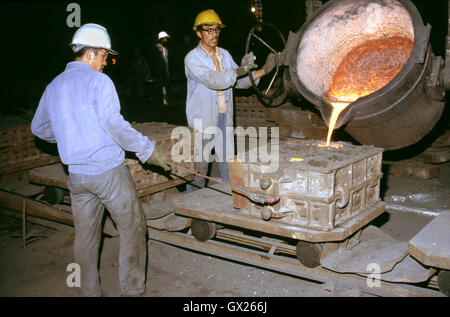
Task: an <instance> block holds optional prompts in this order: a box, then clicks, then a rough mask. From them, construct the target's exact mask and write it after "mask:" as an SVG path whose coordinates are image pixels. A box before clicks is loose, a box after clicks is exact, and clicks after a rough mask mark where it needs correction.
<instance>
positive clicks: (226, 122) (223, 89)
mask: <svg viewBox="0 0 450 317" xmlns="http://www.w3.org/2000/svg"><path fill="white" fill-rule="evenodd" d="M224 27H225V25H224V24H223V23H222V21H221V19H220V17H219V15H218V14H217V13H216V12H215V11H214V10H211V9H209V10H205V11H202V12H200V13H199V14H198V15H197V17H196V18H195V22H194V26H193V30H194V31H195V34H196V36H197V37H198V38H199V39H200V41H199V44H198V45H197V46H196V47H195V48H194V49H192V50H191V51H190V52H189V53H188V54H187V55H186V56H185V59H184V65H185V73H186V77H187V99H186V116H187V121H188V125H189V127H191V128H193V129H194V133H202V134H203V135H202V140H203V147H202V149H204V148H205V146H207V144H210V142H214V147H213V148H212V150H211V155H210V158H208V159H206V160H205V159H204V158H203V157H202V158H201V159H199V158H194V161H195V167H196V170H197V171H198V172H199V173H201V174H203V175H206V173H207V171H208V168H209V163H210V162H211V161H212V160H213V158H214V157H215V158H216V160H217V161H218V165H219V171H220V176H221V178H222V180H223V181H227V180H228V168H227V162H226V158H227V157H230V156H233V155H234V140H233V136H227V135H226V127H233V88H240V89H243V88H249V87H250V86H251V82H250V78H249V76H248V72H249V71H250V69H252V68H255V67H257V66H256V65H255V64H254V60H255V57H254V55H253V53H251V52H250V53H248V54H246V55H245V56H244V57H243V58H242V62H241V65H240V66H238V65H237V64H236V63H235V62H234V60H233V58H232V56H231V55H230V53H229V52H228V51H227V50H226V49H223V48H221V47H219V46H218V45H219V36H220V33H221V31H222V29H223V28H224ZM274 67H275V59H274V54H273V53H271V54H269V55H268V56H267V58H266V62H265V65H264V66H263V67H262V68H261V69H259V70H256V71H254V72H253V73H252V75H253V78H254V79H255V80H256V83H257V84H258V83H259V78H261V77H262V76H264V75H266V74H268V73H270V72H271V71H272V70H273V68H274ZM196 120H201V124H202V131H195V129H196V126H195V121H196ZM211 127H214V128H218V129H219V130H220V131H222V137H223V139H221V140H220V139H219V138H214V140H213V141H211V138H212V137H214V135H213V136H211V135H208V133H205V130H210V128H211ZM210 131H211V130H210ZM227 143H229V144H227ZM204 186H205V179H204V178H203V177H200V176H195V177H194V181H193V182H192V183H191V184H189V185H188V187H187V191H188V192H190V191H193V190H194V189H196V188H202V187H204Z"/></svg>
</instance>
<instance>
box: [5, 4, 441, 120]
mask: <svg viewBox="0 0 450 317" xmlns="http://www.w3.org/2000/svg"><path fill="white" fill-rule="evenodd" d="M72 2H76V3H78V4H79V5H80V6H81V24H85V23H97V24H100V25H103V26H105V27H106V28H107V30H108V32H109V34H110V36H111V41H112V48H113V49H114V50H116V51H118V52H119V53H120V55H119V56H118V57H117V60H116V64H115V65H112V63H111V61H109V65H108V66H107V67H106V68H105V73H106V74H108V75H109V76H110V77H111V78H112V79H113V81H114V83H115V84H116V86H117V88H118V92H119V95H120V96H121V95H123V94H122V92H123V91H124V90H125V88H124V87H125V86H126V82H127V80H128V77H127V76H128V72H129V65H130V60H131V53H132V47H133V46H139V47H140V48H141V49H142V50H143V51H144V53H146V54H147V53H148V50H149V49H150V47H151V46H153V45H154V44H155V43H156V37H157V34H158V32H159V31H161V30H165V31H166V32H168V33H169V34H170V35H171V39H170V42H169V52H170V66H171V75H172V80H173V81H174V83H175V84H177V83H178V85H179V87H181V88H180V91H179V98H180V107H182V106H183V105H182V103H183V102H182V99H183V97H185V96H183V94H184V93H185V92H184V91H183V90H182V88H183V87H184V86H185V82H184V81H185V77H184V64H183V59H184V56H185V54H186V53H187V52H188V51H189V50H190V49H192V48H193V47H194V46H196V45H197V43H198V39H197V38H196V37H195V33H194V32H193V30H192V25H193V23H194V19H195V17H196V15H197V13H199V12H200V11H202V10H204V9H209V8H210V9H214V10H216V12H217V13H218V14H219V16H220V17H221V19H222V22H223V23H224V24H226V25H227V27H226V28H225V30H224V32H223V33H222V34H221V37H220V44H219V45H220V46H221V47H223V48H226V49H228V50H229V51H230V53H231V54H232V56H233V57H234V60H235V61H236V62H237V63H239V62H240V60H241V57H242V56H243V55H244V52H245V43H246V39H247V36H248V32H249V30H250V29H251V28H252V27H253V26H254V25H255V24H256V19H255V17H254V16H253V15H252V14H251V13H250V0H239V1H238V0H221V1H198V0H197V1H195V0H193V1H189V0H183V1H182V0H171V1H169V0H167V1H156V0H151V1H126V2H125V1H50V2H41V1H6V2H5V1H4V2H0V12H1V21H0V23H1V24H2V28H1V30H2V34H3V35H2V36H1V43H2V44H1V45H2V50H1V51H2V65H1V69H2V75H3V76H2V80H3V81H4V84H2V85H1V90H0V92H1V97H2V98H1V114H3V115H4V114H9V113H13V112H15V111H16V110H17V108H26V109H33V108H35V107H36V106H37V104H38V102H39V98H40V95H41V94H42V91H43V89H44V88H45V85H46V84H47V83H49V82H50V81H51V80H52V79H53V78H54V77H55V76H56V75H58V74H59V73H60V72H62V71H63V70H64V68H65V65H66V63H67V62H69V61H71V60H72V59H73V57H72V51H71V49H70V47H69V45H68V44H69V43H70V41H71V39H72V36H73V34H74V32H75V28H70V27H68V26H67V24H66V19H67V17H68V15H69V14H70V13H71V12H67V11H66V8H67V5H68V4H69V3H72ZM323 2H324V3H325V2H326V1H323ZM412 2H413V3H414V4H415V5H416V7H417V9H418V10H419V12H420V14H421V16H422V20H423V22H424V24H427V23H429V24H431V25H432V31H431V44H432V46H433V51H434V53H435V55H440V56H444V55H445V41H446V38H445V36H446V34H447V1H446V0H433V1H419V0H413V1H412ZM262 3H263V7H264V10H263V18H264V22H270V23H272V24H274V25H275V26H276V27H278V28H279V30H280V31H281V32H282V34H283V35H284V36H285V38H286V39H287V36H288V33H289V31H294V32H296V31H298V29H299V28H300V27H301V25H302V24H303V22H304V21H305V17H306V12H305V11H306V9H305V1H304V0H276V1H275V0H262ZM276 37H277V36H276V35H274V38H273V39H270V38H268V39H267V41H268V42H271V41H274V42H276V41H279V39H277V38H276ZM257 57H258V55H257ZM264 58H265V56H259V57H258V59H257V63H258V64H259V65H261V66H262V64H263V63H264ZM121 101H122V102H123V103H126V100H125V99H122V98H121ZM125 106H126V105H125Z"/></svg>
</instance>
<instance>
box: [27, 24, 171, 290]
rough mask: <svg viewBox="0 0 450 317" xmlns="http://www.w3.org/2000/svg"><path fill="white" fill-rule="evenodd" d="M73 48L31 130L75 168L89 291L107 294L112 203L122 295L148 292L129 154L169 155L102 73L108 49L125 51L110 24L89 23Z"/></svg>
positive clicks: (78, 233)
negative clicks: (125, 109)
mask: <svg viewBox="0 0 450 317" xmlns="http://www.w3.org/2000/svg"><path fill="white" fill-rule="evenodd" d="M70 45H71V47H72V49H73V51H74V53H75V60H74V61H72V62H69V63H68V64H67V66H66V68H65V70H64V71H63V72H62V73H61V74H59V75H58V76H57V77H56V78H55V79H53V81H52V82H51V83H50V84H49V85H48V86H47V88H46V89H45V91H44V94H43V95H42V98H41V100H40V102H39V106H38V108H37V110H36V113H35V116H34V118H33V121H32V123H31V130H32V132H33V133H34V134H35V135H36V136H38V137H39V138H41V139H44V140H46V141H48V142H53V143H54V142H56V143H57V146H58V151H59V155H60V157H61V161H62V162H63V163H64V164H65V165H68V170H69V181H68V186H69V189H70V195H71V199H72V213H73V219H74V225H75V241H74V260H75V262H76V263H78V264H79V265H80V267H81V295H83V296H100V295H101V294H102V291H101V287H100V280H99V272H98V254H99V253H98V251H99V245H100V237H101V232H102V228H101V227H102V219H103V214H104V209H105V207H106V208H107V209H108V211H109V213H110V215H111V217H112V219H113V221H114V222H115V224H116V227H117V230H118V232H119V238H120V255H119V266H120V268H119V278H120V288H121V292H122V294H124V295H136V294H140V293H143V292H144V291H145V272H146V269H145V265H146V254H147V253H146V251H147V248H146V225H145V218H144V214H143V211H142V208H141V205H140V202H139V198H138V196H137V193H136V188H135V184H134V182H133V180H132V178H131V175H130V172H129V170H128V168H127V167H126V166H125V165H124V164H123V163H124V157H125V151H130V152H135V153H136V156H137V157H138V159H139V160H140V161H141V162H142V163H149V164H154V165H159V166H161V167H162V168H164V169H165V170H169V169H170V168H169V166H168V165H167V157H166V156H165V154H164V152H163V151H161V150H160V149H158V148H157V147H156V146H155V143H154V142H152V141H150V140H149V139H148V138H147V137H145V136H143V135H142V134H141V133H139V132H138V131H136V130H135V129H134V128H132V126H131V125H130V124H129V123H128V122H127V121H125V120H124V118H123V117H122V116H121V114H120V103H119V98H118V96H117V92H116V89H115V88H114V84H113V82H112V81H111V79H110V78H109V77H108V76H107V75H105V74H103V73H102V71H103V68H104V67H105V66H106V65H107V58H108V54H117V52H115V51H114V50H112V49H111V41H110V38H109V35H108V33H107V31H106V29H105V28H104V27H102V26H100V25H97V24H85V25H83V26H81V27H80V28H79V29H78V30H77V31H76V32H75V35H74V36H73V39H72V42H71V43H70ZM124 150H125V151H124Z"/></svg>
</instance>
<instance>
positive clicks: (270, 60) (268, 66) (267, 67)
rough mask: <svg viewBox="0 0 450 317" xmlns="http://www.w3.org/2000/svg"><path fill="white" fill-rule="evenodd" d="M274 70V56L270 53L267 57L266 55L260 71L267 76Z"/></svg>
mask: <svg viewBox="0 0 450 317" xmlns="http://www.w3.org/2000/svg"><path fill="white" fill-rule="evenodd" d="M274 68H275V54H274V53H270V54H269V55H267V57H266V63H265V64H264V66H263V67H262V69H263V70H264V73H265V74H266V75H267V74H269V73H270V72H271V71H272V70H273V69H274Z"/></svg>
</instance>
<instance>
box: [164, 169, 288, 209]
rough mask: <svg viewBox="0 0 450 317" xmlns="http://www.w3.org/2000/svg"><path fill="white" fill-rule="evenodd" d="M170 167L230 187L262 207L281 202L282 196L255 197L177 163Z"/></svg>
mask: <svg viewBox="0 0 450 317" xmlns="http://www.w3.org/2000/svg"><path fill="white" fill-rule="evenodd" d="M169 165H170V166H172V167H176V168H179V169H182V170H185V171H187V172H189V173H192V174H194V175H197V176H200V177H203V178H206V179H209V180H212V181H214V182H217V183H220V184H223V185H225V186H228V187H230V188H231V190H232V191H234V192H236V193H238V194H240V195H242V196H245V197H247V198H248V199H250V200H251V201H253V202H255V203H257V204H262V205H269V206H272V205H275V204H276V203H278V202H279V201H280V196H274V197H272V198H265V197H260V196H257V195H255V194H252V193H249V192H248V191H246V190H244V189H242V188H240V187H237V186H234V185H231V184H230V183H228V182H224V181H222V180H220V179H217V178H214V177H209V176H206V175H203V174H200V173H198V172H197V171H194V170H191V169H189V168H186V167H184V166H181V165H178V164H175V163H172V162H170V163H169ZM170 173H171V174H173V175H175V176H177V177H181V176H179V175H177V174H175V173H173V172H172V171H171V172H170Z"/></svg>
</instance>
